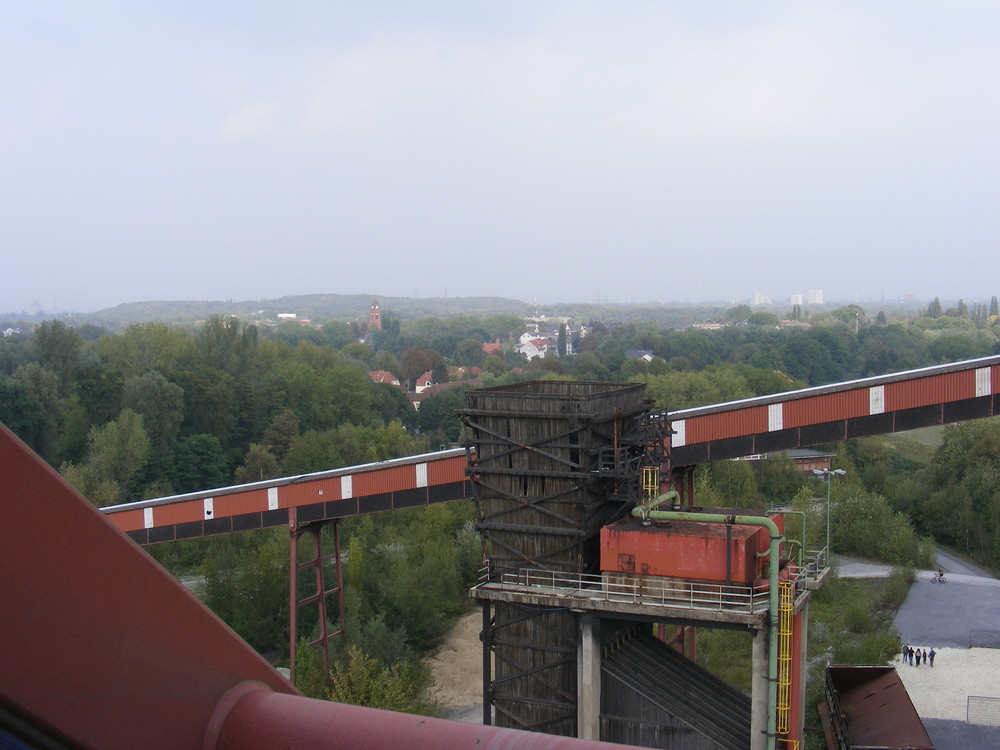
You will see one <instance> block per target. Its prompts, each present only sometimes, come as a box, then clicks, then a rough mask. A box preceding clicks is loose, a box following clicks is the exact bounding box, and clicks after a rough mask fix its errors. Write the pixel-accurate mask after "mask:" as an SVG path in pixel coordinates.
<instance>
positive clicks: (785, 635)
mask: <svg viewBox="0 0 1000 750" xmlns="http://www.w3.org/2000/svg"><path fill="white" fill-rule="evenodd" d="M794 593H795V592H794V587H793V585H792V582H791V581H781V582H779V583H778V702H777V706H776V707H775V708H776V713H777V716H776V719H777V726H776V727H775V730H776V731H777V733H778V734H788V717H789V713H790V712H791V701H790V700H789V698H790V692H791V687H792V605H793V602H794Z"/></svg>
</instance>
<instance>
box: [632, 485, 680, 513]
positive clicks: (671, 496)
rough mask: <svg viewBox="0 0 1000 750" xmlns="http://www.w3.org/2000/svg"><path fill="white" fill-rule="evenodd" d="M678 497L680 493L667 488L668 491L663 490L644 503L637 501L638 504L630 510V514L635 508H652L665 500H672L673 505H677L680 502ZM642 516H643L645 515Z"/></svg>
mask: <svg viewBox="0 0 1000 750" xmlns="http://www.w3.org/2000/svg"><path fill="white" fill-rule="evenodd" d="M680 499H681V496H680V493H679V492H677V490H669V491H668V492H664V493H663V494H662V495H657V496H656V497H654V498H653V499H652V500H647V501H646V502H644V503H639V504H638V505H636V506H635V508H634V509H633V510H632V515H633V516H634V515H635V512H636V511H637V510H652V509H653V508H656V507H658V506H660V505H663V504H664V503H665V502H667V500H673V501H674V505H677V504H678V503H679V502H680ZM643 517H644V518H645V516H643Z"/></svg>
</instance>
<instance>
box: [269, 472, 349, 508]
mask: <svg viewBox="0 0 1000 750" xmlns="http://www.w3.org/2000/svg"><path fill="white" fill-rule="evenodd" d="M341 499H342V495H341V494H340V477H333V478H332V479H313V480H311V481H305V482H296V483H295V484H284V485H282V486H281V487H279V488H278V507H280V508H290V507H292V506H293V505H312V504H313V503H324V502H329V501H330V500H341ZM264 507H267V506H266V504H265V506H264Z"/></svg>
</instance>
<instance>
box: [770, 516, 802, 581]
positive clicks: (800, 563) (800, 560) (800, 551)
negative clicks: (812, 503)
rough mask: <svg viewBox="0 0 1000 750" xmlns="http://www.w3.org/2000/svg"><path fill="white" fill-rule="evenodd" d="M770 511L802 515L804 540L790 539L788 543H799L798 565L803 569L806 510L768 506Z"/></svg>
mask: <svg viewBox="0 0 1000 750" xmlns="http://www.w3.org/2000/svg"><path fill="white" fill-rule="evenodd" d="M767 512H768V513H780V514H781V515H783V516H802V542H801V543H799V542H796V541H795V540H790V541H788V544H798V545H799V556H798V566H799V570H802V550H804V549H805V547H806V513H805V511H804V510H785V509H784V508H768V509H767Z"/></svg>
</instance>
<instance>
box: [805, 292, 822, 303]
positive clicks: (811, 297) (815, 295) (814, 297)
mask: <svg viewBox="0 0 1000 750" xmlns="http://www.w3.org/2000/svg"><path fill="white" fill-rule="evenodd" d="M806 300H808V302H809V304H810V305H822V304H825V303H824V302H823V290H822V289H810V290H809V291H808V292H806Z"/></svg>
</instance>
